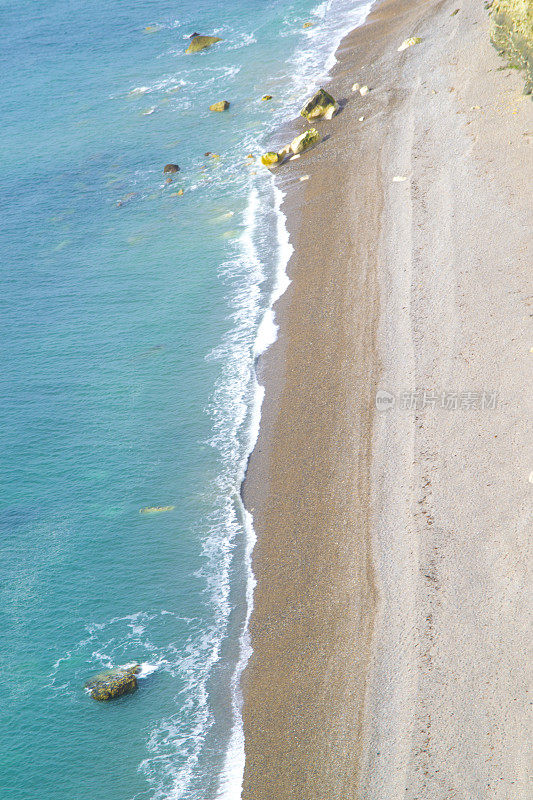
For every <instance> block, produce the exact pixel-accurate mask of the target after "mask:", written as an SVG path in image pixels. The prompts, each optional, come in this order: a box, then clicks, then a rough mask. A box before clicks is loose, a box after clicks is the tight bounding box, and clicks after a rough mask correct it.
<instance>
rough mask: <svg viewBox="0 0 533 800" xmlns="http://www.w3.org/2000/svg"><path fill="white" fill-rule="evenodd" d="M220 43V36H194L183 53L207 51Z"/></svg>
mask: <svg viewBox="0 0 533 800" xmlns="http://www.w3.org/2000/svg"><path fill="white" fill-rule="evenodd" d="M221 41H222V39H221V38H220V36H200V34H196V36H193V37H192V39H191V43H190V45H189V46H188V48H187V49H186V51H185V52H186V53H188V54H190V53H199V52H200V50H207V48H208V47H211V45H213V44H216V42H221Z"/></svg>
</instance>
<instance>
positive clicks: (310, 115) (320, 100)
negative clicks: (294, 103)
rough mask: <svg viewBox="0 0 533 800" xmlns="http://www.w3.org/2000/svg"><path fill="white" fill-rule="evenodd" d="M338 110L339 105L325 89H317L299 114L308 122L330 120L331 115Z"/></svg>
mask: <svg viewBox="0 0 533 800" xmlns="http://www.w3.org/2000/svg"><path fill="white" fill-rule="evenodd" d="M338 108H339V104H338V103H337V102H336V101H335V98H334V97H332V96H331V95H330V94H329V93H328V92H326V90H325V89H319V90H318V92H317V93H316V94H315V95H313V97H312V98H311V99H310V100H309V102H308V103H307V104H306V105H305V106H304V107H303V108H302V110H301V111H300V114H301V116H302V117H305V118H306V119H307V120H308V121H309V122H311V120H313V119H320V118H321V117H323V118H324V119H331V118H332V116H333V114H334V113H335V112H336V111H337V109H338Z"/></svg>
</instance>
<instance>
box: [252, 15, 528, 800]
mask: <svg viewBox="0 0 533 800" xmlns="http://www.w3.org/2000/svg"><path fill="white" fill-rule="evenodd" d="M457 8H458V9H459V10H458V11H457V13H453V12H455V11H456V9H457ZM488 31H489V21H488V17H487V13H486V11H484V9H483V8H482V7H481V5H480V4H479V3H478V2H474V0H464V2H461V3H460V5H455V4H454V3H449V2H435V0H429V2H427V1H426V2H420V1H418V2H417V0H415V1H414V2H405V0H387V1H386V2H384V3H381V4H378V5H377V6H376V7H375V10H374V11H373V12H372V13H371V15H370V16H369V18H368V20H367V23H366V24H365V25H364V26H362V27H361V28H360V29H357V30H356V31H354V32H352V34H350V36H348V37H347V38H346V39H345V40H344V41H343V43H342V45H341V47H340V49H339V51H338V54H337V57H338V63H337V65H336V67H335V68H334V70H333V74H332V76H331V82H330V84H328V86H327V87H326V88H328V91H331V92H332V93H333V95H334V96H335V97H336V98H338V99H339V100H341V101H343V102H342V105H343V108H342V112H341V113H340V114H339V115H338V116H336V117H335V118H334V119H333V120H332V121H331V122H323V123H318V125H317V127H320V131H321V132H322V133H323V134H327V139H326V140H325V141H323V142H322V143H321V145H320V146H319V147H317V148H315V149H314V150H313V151H311V152H309V153H308V154H305V155H304V156H302V158H301V159H300V160H299V161H297V162H289V164H288V166H286V167H285V166H283V167H282V168H280V169H279V170H278V172H277V176H278V177H277V180H278V182H279V185H280V187H281V188H282V189H283V190H284V191H286V192H287V196H286V200H285V203H284V208H283V210H284V212H285V213H286V215H287V218H288V227H289V230H290V234H291V243H292V244H293V246H294V254H293V256H292V258H291V261H290V263H289V275H290V277H291V279H292V283H291V285H290V287H289V289H288V290H287V292H286V294H285V295H284V296H283V298H281V300H280V301H279V302H278V304H277V306H276V313H277V319H278V322H279V323H280V331H279V338H278V340H277V342H276V343H275V344H274V345H273V346H272V347H271V348H270V350H269V351H268V352H267V354H266V355H265V357H263V358H262V360H261V362H260V364H259V367H258V369H259V378H260V380H261V382H262V383H264V385H265V387H266V395H265V402H264V407H263V415H262V420H261V430H260V434H259V439H258V442H257V446H256V448H255V450H254V453H253V454H252V457H251V459H250V464H249V469H248V473H247V478H246V482H245V485H244V489H243V494H244V500H245V503H246V505H247V507H248V508H249V509H250V511H251V512H252V513H253V517H254V527H255V530H256V533H257V545H256V548H255V551H254V557H253V568H254V572H255V576H256V579H257V587H256V590H255V596H254V611H253V615H252V620H251V628H250V632H251V641H252V646H253V655H252V656H251V659H250V662H249V664H248V667H247V669H246V671H245V674H244V678H243V693H244V709H243V719H244V728H245V749H246V765H245V774H244V785H243V793H242V797H243V800H263V799H264V800H266V798H269V800H270V799H271V798H273V797H275V798H276V800H285V798H286V799H287V800H289V798H290V800H303V799H305V800H340V798H344V800H348V798H353V799H354V800H355V798H358V799H359V800H363V799H364V800H400V798H411V800H415V798H416V799H417V800H449V798H452V797H454V798H469V799H470V798H476V800H482V798H487V800H488V798H497V800H525V798H526V796H527V795H526V792H527V784H526V760H527V752H528V746H527V736H528V705H527V701H526V693H527V690H528V684H529V681H528V674H529V673H528V668H527V630H528V618H527V613H526V609H527V594H526V587H527V581H526V578H527V570H528V563H530V562H528V551H527V537H526V533H527V530H528V527H527V526H528V518H529V514H530V505H529V504H528V492H529V491H530V489H531V484H530V483H529V482H528V475H529V473H530V471H531V464H529V463H528V457H529V454H528V443H529V445H530V444H531V430H530V429H529V428H528V424H527V420H528V417H529V418H530V416H531V408H530V405H528V396H529V395H528V387H529V386H530V383H531V380H530V378H529V379H528V369H529V370H530V366H529V365H530V363H531V358H532V356H531V354H530V353H529V349H530V341H529V339H528V336H529V337H530V331H529V332H528V328H527V325H528V323H529V320H530V319H531V306H530V305H528V296H529V297H530V296H531V286H530V285H528V284H529V282H530V274H529V270H528V264H530V263H531V235H530V231H531V208H530V197H531V177H532V155H531V154H532V149H531V148H532V147H533V135H532V131H533V118H532V113H531V107H532V104H531V102H530V100H529V99H528V98H527V97H525V96H524V95H522V94H521V90H522V86H523V80H522V81H521V79H520V77H519V76H518V75H517V74H516V73H515V72H513V71H508V70H500V69H499V68H500V67H501V66H502V64H503V62H502V61H501V59H500V58H499V57H498V55H497V53H496V51H495V50H494V49H493V48H492V47H491V45H490V41H489V32H488ZM412 35H417V36H420V37H421V39H422V41H421V42H420V44H417V45H415V46H413V47H410V48H408V49H407V50H404V51H403V52H398V46H399V45H400V44H401V42H402V41H403V40H404V39H406V38H407V37H409V36H412ZM355 81H358V82H359V83H361V84H367V85H368V86H369V87H370V92H369V93H368V94H367V95H366V96H365V97H361V96H360V95H359V94H358V93H352V92H351V87H352V84H353V83H354V82H355ZM302 127H303V123H302V122H300V123H295V125H294V130H300V129H301V128H302ZM303 175H308V176H309V179H308V180H306V181H304V182H300V181H299V178H300V177H302V176H303ZM378 390H380V391H384V392H387V393H388V394H389V395H390V396H391V397H392V398H393V400H392V402H391V405H390V407H389V408H388V410H385V411H380V412H377V411H376V409H375V397H376V392H377V391H378ZM417 390H419V393H418V394H416V395H415V399H414V400H413V393H415V392H416V391H417ZM424 390H425V391H426V392H427V394H426V395H423V394H421V393H423V392H424ZM444 393H445V395H446V398H449V397H453V396H455V395H456V396H457V403H456V404H455V405H454V402H451V404H448V403H446V404H445V407H444V408H443V407H441V406H442V405H443V403H442V397H443V395H444ZM432 398H433V399H432Z"/></svg>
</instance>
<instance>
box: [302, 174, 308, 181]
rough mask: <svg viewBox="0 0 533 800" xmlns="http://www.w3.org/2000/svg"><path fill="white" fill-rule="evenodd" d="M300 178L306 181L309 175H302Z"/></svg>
mask: <svg viewBox="0 0 533 800" xmlns="http://www.w3.org/2000/svg"><path fill="white" fill-rule="evenodd" d="M300 180H301V181H308V180H309V175H302V177H301V178H300Z"/></svg>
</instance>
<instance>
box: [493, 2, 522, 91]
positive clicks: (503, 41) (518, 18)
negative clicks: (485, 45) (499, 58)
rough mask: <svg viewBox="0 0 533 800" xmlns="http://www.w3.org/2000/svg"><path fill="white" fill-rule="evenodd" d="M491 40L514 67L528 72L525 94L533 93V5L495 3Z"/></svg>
mask: <svg viewBox="0 0 533 800" xmlns="http://www.w3.org/2000/svg"><path fill="white" fill-rule="evenodd" d="M490 39H491V42H492V44H493V45H494V47H495V48H496V50H498V52H499V53H500V54H501V55H503V56H505V58H506V59H507V60H508V62H509V66H510V67H517V68H518V69H524V70H525V71H526V85H525V87H524V94H531V92H532V90H533V3H532V2H531V0H495V2H494V3H493V4H492V7H491V12H490Z"/></svg>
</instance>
